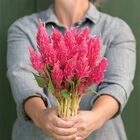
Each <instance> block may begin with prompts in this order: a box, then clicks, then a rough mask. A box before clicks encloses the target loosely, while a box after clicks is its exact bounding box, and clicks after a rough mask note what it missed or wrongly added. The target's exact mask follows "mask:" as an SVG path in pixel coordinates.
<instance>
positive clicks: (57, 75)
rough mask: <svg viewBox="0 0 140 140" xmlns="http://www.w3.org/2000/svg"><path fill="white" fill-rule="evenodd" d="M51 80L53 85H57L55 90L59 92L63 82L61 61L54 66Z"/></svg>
mask: <svg viewBox="0 0 140 140" xmlns="http://www.w3.org/2000/svg"><path fill="white" fill-rule="evenodd" d="M51 78H52V81H53V83H54V84H55V88H56V89H57V90H60V89H61V83H62V80H63V73H62V70H61V69H60V65H59V61H57V62H56V63H55V64H54V67H53V70H52V71H51Z"/></svg>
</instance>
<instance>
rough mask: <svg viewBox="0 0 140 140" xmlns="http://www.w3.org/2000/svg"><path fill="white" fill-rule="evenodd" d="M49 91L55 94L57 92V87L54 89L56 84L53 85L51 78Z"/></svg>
mask: <svg viewBox="0 0 140 140" xmlns="http://www.w3.org/2000/svg"><path fill="white" fill-rule="evenodd" d="M48 92H49V93H50V94H54V92H55V89H54V86H53V83H52V81H51V80H49V84H48Z"/></svg>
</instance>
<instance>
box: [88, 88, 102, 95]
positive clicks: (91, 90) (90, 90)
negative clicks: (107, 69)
mask: <svg viewBox="0 0 140 140" xmlns="http://www.w3.org/2000/svg"><path fill="white" fill-rule="evenodd" d="M88 91H89V92H93V93H95V94H97V95H98V96H100V94H99V93H98V92H96V91H95V90H93V89H89V90H88Z"/></svg>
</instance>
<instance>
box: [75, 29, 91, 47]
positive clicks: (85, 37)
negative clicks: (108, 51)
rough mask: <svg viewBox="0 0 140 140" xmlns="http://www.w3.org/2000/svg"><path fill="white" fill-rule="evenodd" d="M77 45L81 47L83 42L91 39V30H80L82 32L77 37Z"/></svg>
mask: <svg viewBox="0 0 140 140" xmlns="http://www.w3.org/2000/svg"><path fill="white" fill-rule="evenodd" d="M75 39H76V43H77V45H80V44H81V42H83V40H86V41H87V40H88V39H89V28H88V27H87V28H85V29H84V30H83V31H82V29H80V31H79V32H78V33H77V34H76V36H75Z"/></svg>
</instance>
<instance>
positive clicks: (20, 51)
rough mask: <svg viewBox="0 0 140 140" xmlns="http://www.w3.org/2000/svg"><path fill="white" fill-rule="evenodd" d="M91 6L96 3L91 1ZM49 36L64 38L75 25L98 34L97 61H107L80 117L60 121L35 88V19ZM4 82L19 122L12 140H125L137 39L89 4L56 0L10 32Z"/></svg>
mask: <svg viewBox="0 0 140 140" xmlns="http://www.w3.org/2000/svg"><path fill="white" fill-rule="evenodd" d="M94 2H95V0H94ZM39 18H40V19H41V20H42V22H43V23H45V25H46V28H47V32H48V34H51V32H52V31H51V26H52V25H53V26H54V27H55V28H57V29H58V30H59V31H61V32H62V33H63V34H64V33H65V31H66V29H72V28H74V27H75V26H77V25H79V26H80V28H86V27H87V26H88V27H89V28H90V36H93V35H97V36H99V34H100V33H101V34H102V50H101V56H102V57H106V58H107V59H108V67H107V70H106V72H105V78H104V82H102V83H100V84H99V85H97V86H93V87H92V88H93V89H95V90H97V91H98V92H99V93H100V94H101V96H100V97H99V98H97V96H96V95H94V94H91V93H88V94H87V95H85V96H84V97H83V99H82V100H81V103H80V111H79V114H78V115H77V116H75V117H69V118H66V119H61V118H59V117H58V114H57V107H56V105H57V104H56V101H55V99H54V98H53V96H51V95H50V94H48V92H47V90H46V89H44V90H42V89H41V88H39V87H38V86H37V84H36V81H35V80H34V78H33V75H32V73H31V71H34V70H33V69H32V68H31V66H30V60H29V52H28V46H32V47H33V48H34V49H35V50H36V51H37V47H36V40H35V35H36V32H37V29H38V19H39ZM7 56H8V78H9V80H10V83H11V87H12V92H13V96H14V99H15V101H16V103H17V113H18V117H17V120H16V121H15V124H14V127H13V132H12V139H13V140H48V139H49V140H51V139H56V140H73V139H76V140H83V139H87V140H112V139H113V140H126V139H127V138H126V135H125V130H124V127H123V123H122V119H121V116H120V113H121V112H122V110H123V108H124V106H125V104H126V102H127V100H128V97H129V95H130V93H131V91H132V89H133V85H132V80H133V77H134V71H135V38H134V36H133V34H132V32H131V30H130V28H129V27H128V25H127V24H126V23H125V22H124V21H122V20H121V19H119V18H114V17H111V16H109V15H107V14H104V13H101V12H99V11H98V10H97V9H96V8H95V6H94V5H93V4H92V3H91V2H90V1H89V0H67V1H66V0H55V1H54V4H52V5H51V6H50V7H49V8H48V9H47V10H46V11H42V12H39V13H35V14H32V15H30V16H25V17H23V18H21V19H19V20H17V21H16V22H15V23H14V24H13V25H12V26H11V27H10V28H9V31H8V55H7Z"/></svg>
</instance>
